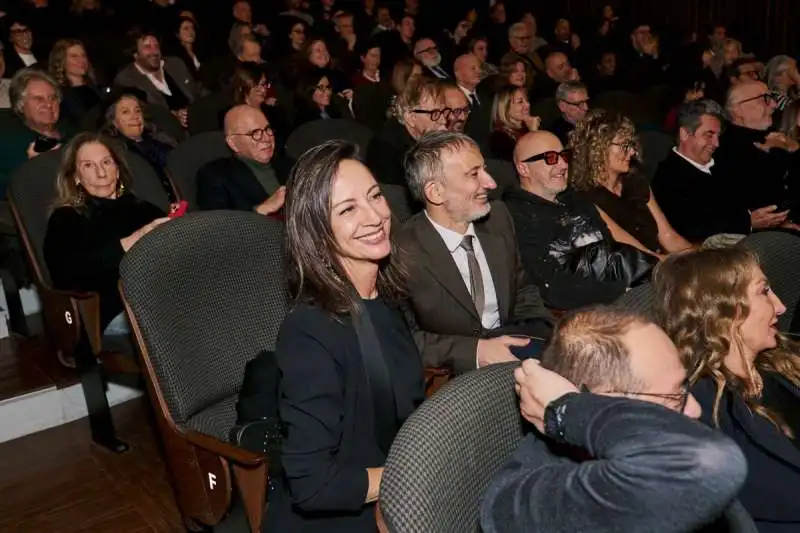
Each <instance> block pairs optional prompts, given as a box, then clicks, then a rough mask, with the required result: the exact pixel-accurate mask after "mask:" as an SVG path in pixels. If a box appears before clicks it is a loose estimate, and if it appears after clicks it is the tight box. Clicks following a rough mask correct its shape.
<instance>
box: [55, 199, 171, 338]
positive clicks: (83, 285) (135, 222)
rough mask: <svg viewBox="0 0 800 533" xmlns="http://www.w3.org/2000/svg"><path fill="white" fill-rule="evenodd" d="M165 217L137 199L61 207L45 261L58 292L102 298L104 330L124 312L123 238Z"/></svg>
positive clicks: (152, 206) (162, 213) (153, 207)
mask: <svg viewBox="0 0 800 533" xmlns="http://www.w3.org/2000/svg"><path fill="white" fill-rule="evenodd" d="M163 216H164V212H163V211H161V210H160V209H159V208H158V207H156V206H154V205H152V204H150V203H147V202H144V201H141V200H139V199H138V198H136V197H135V196H134V195H133V194H123V195H122V196H121V197H120V198H118V199H116V200H109V199H104V198H95V197H90V198H89V200H87V202H86V206H85V207H84V208H83V209H81V210H78V209H76V208H74V207H59V208H57V209H56V210H55V211H53V214H52V215H50V220H49V221H48V223H47V234H46V235H45V238H44V260H45V263H46V264H47V268H48V270H49V271H50V278H51V280H52V282H53V286H54V288H56V289H62V290H72V291H91V292H96V293H98V294H100V318H101V327H102V328H105V327H106V325H108V323H109V322H110V321H111V320H112V319H113V318H114V317H115V316H117V315H118V314H119V313H121V312H122V301H121V300H120V297H119V291H118V290H117V280H118V279H119V264H120V262H121V261H122V257H123V256H124V255H125V252H124V251H123V249H122V245H121V244H120V239H123V238H124V237H127V236H129V235H130V234H131V233H133V232H134V231H136V230H138V229H139V228H141V227H142V226H145V225H147V224H148V223H150V222H152V221H153V220H155V219H156V218H159V217H163Z"/></svg>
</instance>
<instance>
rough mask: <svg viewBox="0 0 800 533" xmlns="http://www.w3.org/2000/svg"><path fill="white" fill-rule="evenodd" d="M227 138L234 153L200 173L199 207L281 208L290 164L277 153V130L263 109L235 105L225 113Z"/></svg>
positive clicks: (272, 210)
mask: <svg viewBox="0 0 800 533" xmlns="http://www.w3.org/2000/svg"><path fill="white" fill-rule="evenodd" d="M225 142H226V143H227V144H228V147H229V148H230V149H231V151H232V152H233V156H232V157H228V158H224V159H217V160H216V161H212V162H210V163H208V164H206V165H205V166H203V167H202V168H201V169H200V170H199V171H198V173H197V203H198V205H199V207H200V209H203V210H217V209H231V210H234V211H255V212H256V213H258V214H260V215H271V214H273V213H276V212H278V211H279V210H280V209H281V208H282V207H283V200H284V196H285V194H286V188H285V187H284V185H283V184H284V183H286V179H287V178H288V175H289V170H290V168H289V165H288V164H287V163H286V161H285V159H284V158H282V157H280V156H276V154H275V150H276V146H275V134H274V132H273V131H272V127H271V126H270V124H269V121H268V120H267V117H266V116H264V113H262V112H261V110H259V109H255V108H252V107H250V106H247V105H240V106H236V107H234V108H232V109H231V110H230V111H228V113H227V114H226V115H225Z"/></svg>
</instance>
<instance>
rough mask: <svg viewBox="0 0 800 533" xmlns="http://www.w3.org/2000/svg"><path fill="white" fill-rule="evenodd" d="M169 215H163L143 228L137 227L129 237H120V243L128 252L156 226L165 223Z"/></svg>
mask: <svg viewBox="0 0 800 533" xmlns="http://www.w3.org/2000/svg"><path fill="white" fill-rule="evenodd" d="M168 220H169V217H162V218H157V219H155V220H154V221H152V222H150V223H149V224H147V225H146V226H142V227H141V228H139V229H137V230H136V231H134V232H133V233H131V234H130V235H128V236H127V237H125V238H123V239H120V241H119V242H120V244H121V245H122V249H123V250H124V251H125V252H126V253H127V252H128V250H130V249H131V248H132V247H133V245H134V244H136V243H137V242H138V241H139V239H141V238H142V237H144V236H145V235H147V234H148V233H150V232H151V231H153V230H154V229H155V228H157V227H158V226H160V225H161V224H163V223H164V222H166V221H168Z"/></svg>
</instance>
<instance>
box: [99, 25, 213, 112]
mask: <svg viewBox="0 0 800 533" xmlns="http://www.w3.org/2000/svg"><path fill="white" fill-rule="evenodd" d="M129 37H130V49H129V51H130V54H131V57H132V58H133V62H132V63H130V64H129V65H128V66H126V67H125V68H123V69H122V70H121V71H120V72H119V73H118V74H117V77H116V78H115V79H114V85H116V86H117V87H136V88H137V89H141V90H143V91H144V92H146V93H147V101H148V102H149V103H150V104H152V105H158V106H161V107H165V108H167V109H169V110H170V111H172V112H173V113H174V114H175V116H176V117H178V120H180V121H181V124H183V126H184V127H186V108H187V106H188V105H189V104H190V103H192V102H193V101H194V100H195V99H197V98H199V97H200V95H201V92H200V86H199V85H198V84H197V82H195V80H194V78H193V77H192V75H191V73H190V72H189V69H187V68H186V65H184V64H183V61H181V60H180V59H178V58H176V57H163V58H162V56H161V45H160V43H159V41H158V37H156V36H155V35H154V34H153V33H152V32H150V31H147V30H139V29H137V28H134V29H133V30H132V31H131V32H130V34H129Z"/></svg>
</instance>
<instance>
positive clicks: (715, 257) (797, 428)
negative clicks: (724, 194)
mask: <svg viewBox="0 0 800 533" xmlns="http://www.w3.org/2000/svg"><path fill="white" fill-rule="evenodd" d="M654 283H655V287H656V298H655V301H656V302H657V305H658V308H659V309H658V310H659V311H660V315H661V316H660V318H661V320H662V321H663V324H664V326H665V329H666V331H667V333H668V334H669V335H670V336H671V337H672V340H673V341H674V342H675V344H676V345H677V347H678V351H679V352H680V354H681V356H682V358H683V361H684V364H685V365H686V367H687V371H688V375H689V376H691V377H692V385H693V386H692V393H693V394H694V395H695V396H696V397H697V400H698V401H699V402H700V405H701V406H702V408H703V412H702V417H701V420H702V421H703V422H705V423H706V424H709V425H710V426H712V427H715V428H718V429H719V430H721V431H722V432H723V433H725V434H726V435H728V436H729V437H731V438H732V439H734V440H735V441H736V443H737V444H738V445H739V448H741V450H742V451H743V452H744V455H745V458H746V459H747V463H748V466H749V468H748V474H747V481H746V482H745V484H744V487H743V489H742V491H741V492H740V493H739V498H740V499H741V501H742V504H744V506H745V507H746V508H747V510H748V511H749V512H750V515H752V517H753V519H754V520H755V522H756V525H757V526H758V530H759V531H760V532H761V533H781V532H787V533H788V532H789V531H796V530H797V529H798V528H799V527H800V509H798V508H797V505H796V500H795V498H794V496H793V492H792V491H793V487H796V486H797V485H798V483H800V450H799V449H798V444H797V438H798V433H799V432H800V418H799V417H798V413H800V392H798V390H800V389H799V388H800V362H799V361H800V359H798V354H800V350H799V349H798V346H797V344H795V343H794V342H791V341H790V340H789V339H787V338H786V337H784V336H783V335H781V334H779V333H778V330H777V327H776V325H777V320H778V317H779V316H780V315H781V314H782V313H783V312H784V311H785V310H786V307H784V305H783V303H781V301H780V299H779V298H778V296H777V295H776V294H775V293H774V292H772V290H771V289H770V286H769V280H767V279H766V277H765V276H764V273H763V272H762V271H761V269H760V268H759V265H758V260H757V258H756V256H755V255H754V254H753V253H751V252H749V251H746V250H744V249H739V248H727V249H717V250H704V251H700V252H695V253H690V254H685V255H679V256H676V257H670V258H668V259H667V260H666V261H665V262H664V263H663V264H661V265H659V268H658V269H657V270H656V274H655V276H654Z"/></svg>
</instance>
